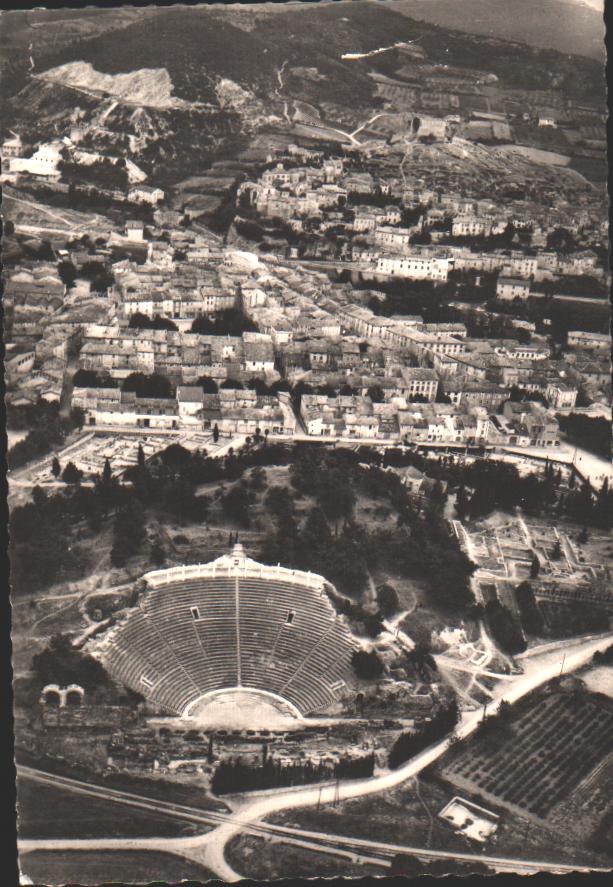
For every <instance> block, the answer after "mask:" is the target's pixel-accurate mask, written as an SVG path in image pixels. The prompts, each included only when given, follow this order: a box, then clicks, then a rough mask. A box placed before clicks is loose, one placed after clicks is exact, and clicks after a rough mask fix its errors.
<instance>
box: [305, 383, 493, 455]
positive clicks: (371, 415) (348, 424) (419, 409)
mask: <svg viewBox="0 0 613 887" xmlns="http://www.w3.org/2000/svg"><path fill="white" fill-rule="evenodd" d="M300 418H301V420H302V425H303V427H304V429H305V431H306V433H307V434H308V435H312V436H314V437H333V438H354V439H364V440H397V441H398V440H403V441H406V442H408V443H416V444H420V443H421V444H431V443H443V444H444V443H446V444H482V443H485V442H487V441H488V437H489V434H490V430H491V423H490V420H489V417H488V415H487V412H486V411H485V410H484V409H482V408H477V409H469V410H463V411H460V410H459V409H458V408H457V407H456V406H454V405H453V404H434V403H427V404H399V403H397V402H391V403H373V402H372V401H371V400H370V399H369V398H368V397H363V396H359V395H342V394H339V395H337V396H335V397H330V396H328V395H325V394H304V395H303V396H302V398H301V404H300Z"/></svg>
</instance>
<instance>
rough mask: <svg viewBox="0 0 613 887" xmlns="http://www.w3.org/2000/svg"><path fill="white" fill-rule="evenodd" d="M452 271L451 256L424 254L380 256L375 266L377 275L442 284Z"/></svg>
mask: <svg viewBox="0 0 613 887" xmlns="http://www.w3.org/2000/svg"><path fill="white" fill-rule="evenodd" d="M451 270H453V259H451V258H450V257H449V256H447V255H439V256H436V255H428V254H424V253H415V254H413V255H403V256H379V258H378V259H377V263H376V265H375V271H376V272H377V274H385V275H390V276H392V277H407V278H411V279H413V280H434V281H441V282H444V281H446V280H447V278H448V276H449V272H450V271H451Z"/></svg>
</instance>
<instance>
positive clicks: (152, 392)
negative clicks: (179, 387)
mask: <svg viewBox="0 0 613 887" xmlns="http://www.w3.org/2000/svg"><path fill="white" fill-rule="evenodd" d="M121 390H122V391H130V392H134V393H135V394H136V395H137V396H138V397H159V398H171V397H173V396H174V389H173V386H172V385H171V383H170V381H169V380H168V379H167V378H166V376H162V375H160V374H159V373H151V375H146V374H145V373H130V375H129V376H127V377H126V378H125V379H124V381H123V385H122V386H121Z"/></svg>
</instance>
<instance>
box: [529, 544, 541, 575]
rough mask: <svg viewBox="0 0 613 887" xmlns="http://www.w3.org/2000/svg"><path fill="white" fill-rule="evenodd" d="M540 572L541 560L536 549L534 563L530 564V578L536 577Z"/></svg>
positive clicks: (533, 555) (533, 554) (533, 557)
mask: <svg viewBox="0 0 613 887" xmlns="http://www.w3.org/2000/svg"><path fill="white" fill-rule="evenodd" d="M540 572H541V562H540V560H539V556H538V554H537V553H536V551H534V552H533V553H532V563H531V564H530V578H531V579H536V578H537V577H538V574H539V573H540Z"/></svg>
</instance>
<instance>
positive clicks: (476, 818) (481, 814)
mask: <svg viewBox="0 0 613 887" xmlns="http://www.w3.org/2000/svg"><path fill="white" fill-rule="evenodd" d="M439 817H440V818H441V819H443V820H444V821H445V822H447V823H449V825H451V826H452V827H453V829H454V830H455V831H456V832H459V833H460V834H462V835H465V836H466V837H467V838H470V839H471V840H473V841H479V843H481V844H482V843H484V842H485V841H487V839H488V838H491V837H492V835H493V834H494V832H495V831H496V830H497V829H498V823H499V821H500V817H499V816H498V815H497V814H496V813H492V811H491V810H486V808H485V807H480V806H479V805H478V804H474V803H473V802H472V801H466V800H464V798H458V797H456V798H452V799H451V801H449V803H448V804H447V805H446V806H445V807H443V809H442V810H441V812H440V813H439Z"/></svg>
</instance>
